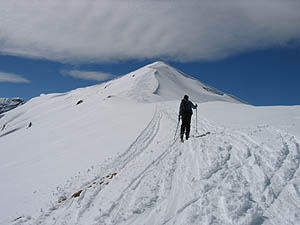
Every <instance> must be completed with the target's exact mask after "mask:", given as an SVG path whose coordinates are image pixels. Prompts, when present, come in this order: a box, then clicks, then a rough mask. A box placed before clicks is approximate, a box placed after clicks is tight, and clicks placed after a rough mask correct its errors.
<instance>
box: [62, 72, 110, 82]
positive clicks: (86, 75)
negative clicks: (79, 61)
mask: <svg viewBox="0 0 300 225" xmlns="http://www.w3.org/2000/svg"><path fill="white" fill-rule="evenodd" d="M61 74H63V75H65V76H71V77H74V78H78V79H83V80H96V81H105V80H110V79H112V78H114V77H115V76H114V75H112V74H109V73H103V72H95V71H82V70H70V71H66V70H64V71H62V72H61Z"/></svg>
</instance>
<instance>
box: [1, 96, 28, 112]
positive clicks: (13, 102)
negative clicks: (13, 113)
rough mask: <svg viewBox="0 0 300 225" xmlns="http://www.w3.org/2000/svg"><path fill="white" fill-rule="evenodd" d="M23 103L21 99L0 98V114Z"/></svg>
mask: <svg viewBox="0 0 300 225" xmlns="http://www.w3.org/2000/svg"><path fill="white" fill-rule="evenodd" d="M24 103H25V102H24V100H23V99H21V98H0V114H1V113H5V112H7V111H9V110H12V109H14V108H16V107H18V106H20V105H23V104H24Z"/></svg>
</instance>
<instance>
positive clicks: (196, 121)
mask: <svg viewBox="0 0 300 225" xmlns="http://www.w3.org/2000/svg"><path fill="white" fill-rule="evenodd" d="M197 108H198V107H197ZM197 108H196V133H197V134H198V111H197Z"/></svg>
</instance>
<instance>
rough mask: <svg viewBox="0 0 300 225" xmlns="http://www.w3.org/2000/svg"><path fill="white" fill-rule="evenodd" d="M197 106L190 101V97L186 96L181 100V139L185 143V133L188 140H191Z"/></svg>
mask: <svg viewBox="0 0 300 225" xmlns="http://www.w3.org/2000/svg"><path fill="white" fill-rule="evenodd" d="M196 108H197V104H196V105H194V104H193V103H192V102H191V101H189V96H187V95H185V96H184V98H183V99H182V100H181V103H180V109H179V116H178V120H180V117H181V121H182V122H181V132H180V139H181V142H183V135H184V132H185V138H186V140H188V139H189V136H190V127H191V117H192V115H193V110H192V109H196Z"/></svg>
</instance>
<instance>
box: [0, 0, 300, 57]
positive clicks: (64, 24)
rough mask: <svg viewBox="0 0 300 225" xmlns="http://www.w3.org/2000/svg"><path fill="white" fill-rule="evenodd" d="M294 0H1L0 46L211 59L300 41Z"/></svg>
mask: <svg viewBox="0 0 300 225" xmlns="http://www.w3.org/2000/svg"><path fill="white" fill-rule="evenodd" d="M299 12H300V1H295V0H224V1H218V0H189V1H186V0H160V1H158V0H143V1H141V0H98V1H78V0H43V1H37V0H27V1H19V0H3V1H0V21H1V23H0V30H1V32H0V52H2V53H6V54H13V55H23V56H29V57H42V58H48V59H54V60H62V61H64V60H67V61H79V62H80V61H91V60H92V61H103V60H106V61H110V60H119V59H121V60H123V59H133V58H136V59H140V58H158V57H159V58H167V59H172V60H180V61H193V60H211V59H218V58H222V57H226V56H229V55H232V54H236V53H239V52H243V51H248V50H253V49H263V48H268V47H272V46H289V45H291V43H299V41H300V29H299V26H300V24H299V21H300V13H299Z"/></svg>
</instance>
